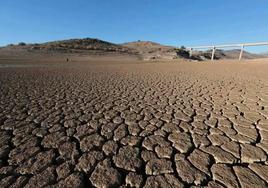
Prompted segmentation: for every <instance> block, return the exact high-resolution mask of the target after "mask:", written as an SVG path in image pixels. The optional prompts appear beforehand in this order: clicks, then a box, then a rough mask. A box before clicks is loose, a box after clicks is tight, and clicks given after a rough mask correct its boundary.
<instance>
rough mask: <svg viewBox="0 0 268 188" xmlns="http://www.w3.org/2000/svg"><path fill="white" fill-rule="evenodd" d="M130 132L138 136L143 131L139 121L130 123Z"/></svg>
mask: <svg viewBox="0 0 268 188" xmlns="http://www.w3.org/2000/svg"><path fill="white" fill-rule="evenodd" d="M128 132H129V133H130V134H131V135H133V136H138V135H139V134H140V132H141V128H140V127H139V125H138V124H137V123H131V124H129V125H128Z"/></svg>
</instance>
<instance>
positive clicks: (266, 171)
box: [249, 163, 268, 183]
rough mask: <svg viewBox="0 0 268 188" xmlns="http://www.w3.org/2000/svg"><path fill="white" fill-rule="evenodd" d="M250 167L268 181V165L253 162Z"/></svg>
mask: <svg viewBox="0 0 268 188" xmlns="http://www.w3.org/2000/svg"><path fill="white" fill-rule="evenodd" d="M249 168H250V169H251V170H252V171H254V172H255V173H256V174H257V175H258V176H260V177H261V178H262V179H263V180H266V183H267V181H268V165H265V164H261V163H252V164H249Z"/></svg>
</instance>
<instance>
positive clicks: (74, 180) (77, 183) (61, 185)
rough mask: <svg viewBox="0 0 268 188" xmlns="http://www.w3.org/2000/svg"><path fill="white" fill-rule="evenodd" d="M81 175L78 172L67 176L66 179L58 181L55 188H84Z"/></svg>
mask: <svg viewBox="0 0 268 188" xmlns="http://www.w3.org/2000/svg"><path fill="white" fill-rule="evenodd" d="M84 178H85V177H84V176H83V174H81V173H80V172H74V173H73V174H71V175H69V176H68V177H67V178H65V179H63V180H61V181H59V182H58V183H57V184H56V185H55V188H56V187H57V188H73V187H78V188H83V187H86V185H85V183H84V182H85V180H84Z"/></svg>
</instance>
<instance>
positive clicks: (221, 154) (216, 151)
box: [200, 146, 238, 164]
mask: <svg viewBox="0 0 268 188" xmlns="http://www.w3.org/2000/svg"><path fill="white" fill-rule="evenodd" d="M200 149H202V150H203V151H205V152H207V153H209V154H211V155H212V156H213V157H214V159H215V161H216V163H227V164H234V163H237V162H238V159H237V158H235V157H234V156H233V155H232V154H231V153H228V152H226V151H224V150H223V149H222V148H220V147H218V146H208V147H202V148H200Z"/></svg>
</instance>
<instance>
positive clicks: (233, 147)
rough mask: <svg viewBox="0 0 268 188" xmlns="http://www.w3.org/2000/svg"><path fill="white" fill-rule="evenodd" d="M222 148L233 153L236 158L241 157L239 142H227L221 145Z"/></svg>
mask: <svg viewBox="0 0 268 188" xmlns="http://www.w3.org/2000/svg"><path fill="white" fill-rule="evenodd" d="M221 148H222V149H224V150H225V151H227V152H229V153H231V154H233V155H234V156H235V157H236V158H240V147H239V144H238V143H237V142H235V141H230V142H226V143H224V144H223V145H221Z"/></svg>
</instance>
